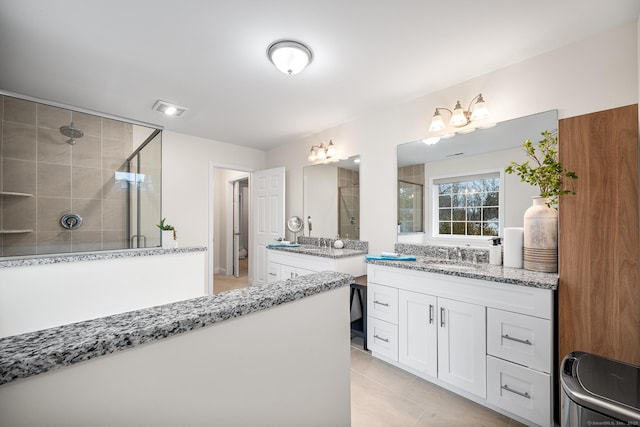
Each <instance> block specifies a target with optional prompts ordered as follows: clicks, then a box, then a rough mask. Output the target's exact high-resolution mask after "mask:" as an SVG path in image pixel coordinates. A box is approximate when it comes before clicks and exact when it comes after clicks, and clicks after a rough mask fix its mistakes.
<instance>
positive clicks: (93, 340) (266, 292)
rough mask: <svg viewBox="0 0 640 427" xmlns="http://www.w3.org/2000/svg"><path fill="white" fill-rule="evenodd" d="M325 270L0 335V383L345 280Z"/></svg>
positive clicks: (327, 288)
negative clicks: (19, 332) (37, 329)
mask: <svg viewBox="0 0 640 427" xmlns="http://www.w3.org/2000/svg"><path fill="white" fill-rule="evenodd" d="M352 281H353V276H351V275H348V274H343V273H336V272H331V271H324V272H320V273H314V274H310V275H307V276H300V277H298V278H296V279H289V280H283V281H279V282H273V283H269V284H266V285H260V286H251V287H249V288H244V289H238V290H234V291H228V292H223V293H220V294H216V295H211V296H204V297H198V298H194V299H189V300H184V301H178V302H174V303H170V304H165V305H160V306H155V307H149V308H145V309H141V310H135V311H130V312H126V313H121V314H114V315H111V316H107V317H101V318H97V319H92V320H87V321H83V322H78V323H72V324H69V325H63V326H58V327H54V328H49V329H44V330H40V331H34V332H29V333H25V334H21V335H14V336H10V337H5V338H1V339H0V386H1V385H3V384H7V383H10V382H12V381H15V380H18V379H20V378H27V377H31V376H34V375H38V374H41V373H44V372H48V371H52V370H55V369H58V368H62V367H64V366H70V365H73V364H75V363H78V362H82V361H85V360H90V359H94V358H96V357H100V356H103V355H106V354H110V353H114V352H116V351H121V350H125V349H130V348H133V347H136V346H138V345H141V344H144V343H147V342H151V341H155V340H160V339H163V338H167V337H170V336H173V335H177V334H180V333H183V332H188V331H192V330H195V329H199V328H203V327H206V326H210V325H213V324H216V323H220V322H223V321H225V320H228V319H232V318H236V317H241V316H244V315H247V314H250V313H254V312H259V311H262V310H265V309H267V308H271V307H275V306H278V305H281V304H285V303H288V302H293V301H296V300H299V299H302V298H305V297H308V296H312V295H316V294H319V293H322V292H326V291H330V290H333V289H337V288H340V287H343V286H347V285H349V284H350V283H351V282H352Z"/></svg>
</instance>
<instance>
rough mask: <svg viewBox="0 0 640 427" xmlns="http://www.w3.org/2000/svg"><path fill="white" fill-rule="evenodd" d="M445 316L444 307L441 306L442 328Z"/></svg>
mask: <svg viewBox="0 0 640 427" xmlns="http://www.w3.org/2000/svg"><path fill="white" fill-rule="evenodd" d="M444 316H445V312H444V307H440V327H441V328H444Z"/></svg>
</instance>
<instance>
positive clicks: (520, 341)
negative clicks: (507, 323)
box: [502, 335, 533, 345]
mask: <svg viewBox="0 0 640 427" xmlns="http://www.w3.org/2000/svg"><path fill="white" fill-rule="evenodd" d="M502 338H504V339H505V340H511V341H515V342H519V343H521V344H526V345H533V343H532V342H531V341H529V340H521V339H520V338H514V337H510V336H509V335H503V336H502Z"/></svg>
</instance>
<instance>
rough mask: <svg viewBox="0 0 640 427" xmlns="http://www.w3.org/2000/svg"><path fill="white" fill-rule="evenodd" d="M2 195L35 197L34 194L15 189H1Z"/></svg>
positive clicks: (0, 193) (0, 194)
mask: <svg viewBox="0 0 640 427" xmlns="http://www.w3.org/2000/svg"><path fill="white" fill-rule="evenodd" d="M0 196H16V197H33V194H29V193H15V192H13V191H0Z"/></svg>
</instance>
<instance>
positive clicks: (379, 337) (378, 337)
mask: <svg viewBox="0 0 640 427" xmlns="http://www.w3.org/2000/svg"><path fill="white" fill-rule="evenodd" d="M373 337H374V338H377V339H379V340H380V341H384V342H389V339H387V338H382V337H381V336H379V335H374V336H373Z"/></svg>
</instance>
